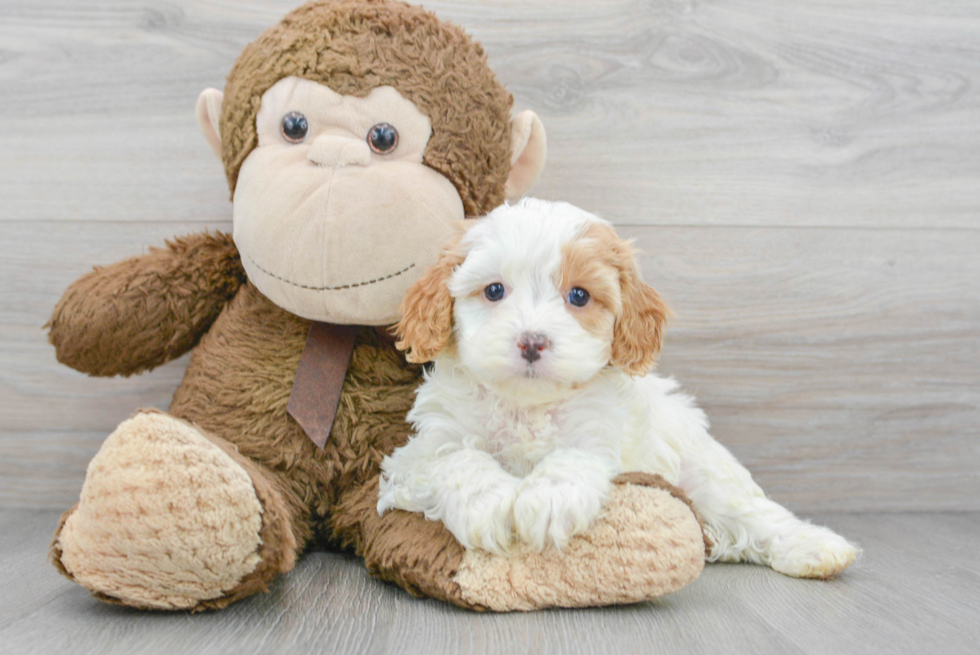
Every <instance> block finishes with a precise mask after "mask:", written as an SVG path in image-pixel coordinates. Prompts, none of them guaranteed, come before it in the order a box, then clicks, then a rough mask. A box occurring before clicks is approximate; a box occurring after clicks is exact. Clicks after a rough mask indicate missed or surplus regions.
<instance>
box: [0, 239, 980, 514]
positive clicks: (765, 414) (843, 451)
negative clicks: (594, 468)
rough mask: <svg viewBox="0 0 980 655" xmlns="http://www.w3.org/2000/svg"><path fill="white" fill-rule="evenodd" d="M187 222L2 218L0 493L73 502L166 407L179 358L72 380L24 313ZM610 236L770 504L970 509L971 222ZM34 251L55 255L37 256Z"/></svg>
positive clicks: (42, 310) (978, 388)
mask: <svg viewBox="0 0 980 655" xmlns="http://www.w3.org/2000/svg"><path fill="white" fill-rule="evenodd" d="M195 227H197V226H196V225H195V224H171V223H160V224H141V225H136V224H130V223H127V224H122V225H116V224H104V223H89V224H76V223H70V224H63V225H61V226H59V229H58V230H57V231H53V232H51V233H50V234H49V235H46V236H45V237H44V239H43V240H42V239H40V238H39V236H38V235H37V233H36V231H35V226H33V225H29V224H23V223H20V222H15V223H7V224H6V226H5V229H6V231H7V233H8V234H11V235H12V236H13V237H14V238H12V239H10V240H8V241H6V242H4V244H2V245H0V288H5V289H7V290H8V291H7V292H6V294H5V295H4V296H3V303H4V304H2V305H0V315H2V316H4V317H6V320H5V322H3V323H0V358H2V361H3V362H4V363H5V369H4V375H3V379H2V384H0V413H2V415H3V416H4V419H5V421H4V425H3V427H2V429H0V462H2V463H0V502H6V503H8V504H12V505H27V506H34V507H66V506H69V505H71V504H72V503H73V502H74V499H75V497H76V496H77V492H78V489H79V488H80V486H81V482H82V480H83V478H84V472H85V465H86V463H87V461H88V459H89V458H90V457H91V456H92V455H94V453H95V451H96V449H97V448H98V446H99V445H100V443H101V440H102V438H103V437H104V435H107V434H108V433H109V432H111V431H112V429H113V428H114V427H115V426H116V425H117V424H118V423H119V421H121V420H122V419H124V418H126V417H127V416H129V415H130V414H131V413H132V412H133V411H134V410H135V409H136V408H138V407H143V406H154V407H161V408H164V407H166V405H167V403H168V402H169V399H170V395H171V394H172V392H173V390H174V388H175V387H176V385H177V384H178V382H179V379H180V376H181V375H182V372H183V366H184V363H183V362H175V363H173V364H169V365H167V366H164V367H162V368H161V369H160V370H157V371H154V372H153V373H150V374H148V375H142V376H136V377H134V378H130V379H94V378H88V377H86V376H84V375H81V374H78V373H76V372H74V371H71V370H69V369H67V368H66V367H64V366H61V365H60V364H58V363H57V362H56V361H55V359H54V353H53V349H52V348H51V347H50V346H49V345H48V344H47V342H46V340H45V336H44V333H43V331H42V330H41V329H40V326H41V325H42V324H43V323H44V321H45V320H46V319H47V316H48V314H49V312H50V310H51V307H52V306H53V305H54V303H55V301H56V300H57V298H58V297H59V295H60V293H61V292H62V290H63V289H64V287H65V286H66V285H67V284H68V283H69V282H70V281H71V280H72V279H74V278H75V277H77V276H78V275H80V274H81V273H83V272H84V271H86V270H88V268H89V266H90V265H91V264H92V263H108V262H111V261H114V260H116V259H119V258H121V257H123V256H126V255H129V254H134V253H136V252H139V248H138V247H136V246H135V245H134V244H135V243H138V242H139V241H140V240H147V241H149V242H150V243H153V242H156V243H161V242H162V241H163V239H164V238H165V237H166V236H169V235H170V234H171V233H173V232H176V233H183V232H186V231H188V230H189V229H194V228H195ZM210 227H212V228H220V227H225V228H227V227H228V226H227V224H213V225H211V226H210ZM621 231H622V232H623V233H624V234H625V235H627V236H631V237H634V238H635V239H636V240H637V245H638V246H639V247H640V248H641V249H642V250H644V251H645V252H646V253H647V256H645V257H644V258H643V260H642V264H643V267H644V269H645V274H646V277H647V279H648V281H650V282H651V284H653V285H655V286H656V287H657V288H658V289H660V291H661V292H662V293H663V294H664V296H665V297H666V298H667V300H668V302H669V303H670V304H671V306H672V307H673V309H674V311H675V312H676V313H677V316H676V317H675V319H674V321H673V324H672V325H671V327H670V329H669V330H668V336H667V344H666V348H665V351H664V356H663V359H662V362H661V366H660V370H661V372H662V373H664V374H670V375H674V376H676V377H677V378H678V379H679V380H680V381H681V382H682V384H683V385H684V386H685V388H686V389H687V390H688V391H690V392H691V393H692V394H694V395H695V396H696V397H697V398H698V399H699V401H700V403H701V405H702V406H703V407H704V408H705V410H706V411H707V412H708V415H709V417H710V418H711V420H712V422H713V425H714V430H713V431H714V434H715V436H716V437H717V438H718V439H719V440H720V441H721V442H722V443H724V444H726V445H727V446H729V447H730V448H731V449H732V450H733V451H734V452H735V454H736V455H737V456H738V457H739V458H741V459H742V461H743V462H744V463H745V464H746V465H747V466H748V467H749V468H750V470H752V471H753V472H754V474H755V476H756V478H757V480H758V481H759V482H760V483H761V484H762V485H763V487H764V488H766V489H767V490H768V491H769V492H770V494H771V495H772V496H773V497H774V498H776V499H777V500H779V501H781V502H784V503H786V504H788V505H789V506H790V507H792V508H794V509H798V510H801V511H819V510H828V509H848V510H868V509H880V510H902V509H923V510H924V509H933V510H942V509H959V510H963V509H970V510H977V509H980V476H978V475H977V473H976V472H977V471H978V470H980V450H978V444H980V349H978V348H977V335H978V334H980V259H978V258H976V257H975V253H976V252H978V251H980V234H978V233H977V232H974V231H935V232H923V231H918V230H913V231H902V230H845V229H771V228H767V229H760V228H725V229H720V228H699V227H672V228H665V227H626V228H622V229H621ZM48 250H50V251H51V252H54V253H58V257H57V261H56V262H55V261H51V262H50V264H49V265H48V266H47V267H46V268H43V269H41V268H40V267H39V266H38V263H37V262H38V261H43V260H44V259H45V258H46V257H49V255H46V254H45V252H46V251H48ZM18 281H21V282H18ZM18 284H21V285H23V286H22V288H21V289H18ZM100 435H101V436H100Z"/></svg>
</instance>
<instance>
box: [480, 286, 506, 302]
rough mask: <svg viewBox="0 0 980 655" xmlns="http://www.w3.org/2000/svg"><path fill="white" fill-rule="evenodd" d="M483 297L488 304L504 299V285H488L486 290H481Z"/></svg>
mask: <svg viewBox="0 0 980 655" xmlns="http://www.w3.org/2000/svg"><path fill="white" fill-rule="evenodd" d="M483 295H484V296H486V297H487V300H489V301H490V302H497V301H498V300H501V299H502V298H503V297H504V285H502V284H501V283H500V282H494V283H493V284H488V285H487V288H486V289H484V290H483Z"/></svg>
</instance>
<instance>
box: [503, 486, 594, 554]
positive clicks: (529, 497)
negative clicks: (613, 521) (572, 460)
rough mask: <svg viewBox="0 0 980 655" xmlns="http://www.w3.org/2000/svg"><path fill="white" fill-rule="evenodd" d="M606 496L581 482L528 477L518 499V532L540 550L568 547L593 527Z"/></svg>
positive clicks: (515, 518)
mask: <svg viewBox="0 0 980 655" xmlns="http://www.w3.org/2000/svg"><path fill="white" fill-rule="evenodd" d="M605 497H606V493H605V491H604V490H602V489H596V488H593V487H590V486H587V485H584V484H580V483H575V482H567V481H560V480H553V479H550V478H547V477H536V478H534V477H532V478H528V479H527V481H526V482H525V485H524V488H523V489H522V490H521V493H520V494H519V495H518V496H517V500H516V501H515V502H514V527H515V528H516V531H517V535H518V536H519V537H520V538H521V539H522V540H523V541H524V542H526V543H527V544H528V545H530V546H531V547H533V548H535V549H537V550H539V551H541V550H544V549H545V548H546V547H547V546H548V545H550V544H554V545H555V546H557V547H558V548H559V549H561V548H564V547H565V546H566V545H567V544H568V540H569V539H571V538H572V537H573V536H575V535H577V534H579V533H580V532H584V531H585V530H586V529H587V528H588V527H589V525H590V524H591V523H592V520H593V519H594V518H595V517H596V516H597V515H598V514H599V510H600V509H601V508H602V502H603V500H605Z"/></svg>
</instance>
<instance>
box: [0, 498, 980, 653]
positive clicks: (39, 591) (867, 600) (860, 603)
mask: <svg viewBox="0 0 980 655" xmlns="http://www.w3.org/2000/svg"><path fill="white" fill-rule="evenodd" d="M57 518H58V515H57V513H55V512H28V511H25V510H20V511H14V510H7V511H0V576H2V578H3V580H4V584H3V589H4V593H3V594H2V596H0V654H2V655H6V654H7V653H17V654H18V655H20V654H28V653H29V654H32V655H33V654H38V653H53V654H54V653H57V654H60V655H65V654H68V653H98V654H99V655H109V654H110V653H119V654H120V655H136V654H143V653H145V654H151V653H161V654H171V653H195V654H199V655H211V654H212V653H234V654H235V655H250V654H252V653H255V654H256V655H259V654H261V655H271V654H273V653H284V654H290V655H296V654H300V653H395V654H398V655H410V654H413V653H419V654H422V655H433V654H434V653H439V654H441V653H465V654H470V653H474V654H476V653H501V654H506V655H519V654H522V653H528V654H529V655H548V654H552V653H553V654H555V655H575V654H578V653H582V654H583V655H600V654H603V653H609V654H610V655H629V654H633V653H643V654H644V655H652V654H655V653H665V654H666V653H669V654H672V655H683V654H685V653H705V654H706V655H717V654H718V653H755V654H758V655H792V654H794V653H813V654H818V653H819V654H822V653H826V654H828V655H831V654H833V655H839V654H842V653H846V654H847V655H860V654H863V653H888V654H902V653H909V654H916V655H919V654H925V653H940V654H942V655H959V654H961V653H962V654H967V653H976V652H977V645H978V644H980V559H978V558H977V556H976V547H975V544H976V540H977V539H978V538H980V516H978V515H977V514H971V513H930V514H924V513H923V514H836V515H835V514H828V515H821V516H819V517H818V518H819V519H820V520H821V521H823V522H825V523H826V524H827V525H830V526H831V527H833V528H835V529H837V530H839V531H841V532H842V533H843V534H845V535H847V536H848V537H851V538H853V539H855V540H856V541H858V542H859V543H860V544H861V545H862V546H863V547H864V549H865V554H864V556H863V557H862V559H860V560H858V562H857V563H856V564H855V565H854V566H853V568H852V569H851V570H850V571H849V572H848V573H847V574H846V575H845V576H844V577H843V578H841V579H838V580H832V581H828V582H818V581H803V580H794V579H790V578H786V577H784V576H781V575H780V574H778V573H775V572H773V571H771V570H769V569H765V568H762V567H757V566H750V565H727V564H716V565H710V566H708V567H707V568H706V569H705V571H704V573H703V574H702V575H701V577H700V578H699V579H698V580H697V581H695V582H694V584H692V585H691V586H689V587H687V588H686V589H683V590H681V591H679V592H677V593H675V594H673V595H671V596H668V597H666V598H663V599H661V600H660V601H658V602H655V603H647V604H640V605H632V606H628V607H618V608H607V609H589V610H575V611H547V612H534V613H530V614H506V615H504V614H498V615H491V614H476V613H471V612H467V611H463V610H458V609H456V608H453V607H451V606H448V605H444V604H441V603H439V602H436V601H432V600H418V599H415V598H412V597H410V596H409V595H407V594H406V593H405V592H403V591H402V590H401V589H398V588H397V587H394V586H391V585H388V584H385V583H382V582H379V581H377V580H374V579H372V578H370V577H368V575H367V573H366V572H365V570H364V567H363V566H362V565H361V563H360V562H359V561H358V560H357V559H356V558H353V557H350V556H347V555H343V554H334V553H312V554H309V555H307V556H306V557H305V558H303V560H301V562H300V564H299V566H298V567H297V568H296V570H294V571H293V572H292V573H290V574H288V575H287V576H286V577H285V578H283V579H281V580H280V581H279V582H278V583H277V584H276V585H275V586H274V587H273V588H272V590H271V593H269V594H264V595H261V596H257V597H254V598H251V599H248V600H246V601H243V602H241V603H239V604H237V605H233V606H232V607H230V608H228V609H226V610H223V611H221V612H215V613H207V614H195V615H190V614H185V613H167V614H164V613H147V612H138V611H135V610H128V609H124V608H118V607H113V606H109V605H104V604H102V603H100V602H99V601H96V600H94V599H92V598H91V597H89V596H88V594H87V593H86V592H85V590H83V589H81V588H80V587H78V586H76V585H74V584H72V583H70V582H68V581H67V580H65V579H63V578H61V577H60V576H59V575H58V574H57V573H56V572H55V570H54V568H53V567H51V566H46V565H44V563H43V562H42V559H43V553H44V551H45V546H46V545H47V542H48V540H49V538H50V535H51V532H52V530H53V529H54V526H55V525H56V523H57Z"/></svg>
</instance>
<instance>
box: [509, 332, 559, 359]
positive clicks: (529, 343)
mask: <svg viewBox="0 0 980 655" xmlns="http://www.w3.org/2000/svg"><path fill="white" fill-rule="evenodd" d="M550 345H551V342H550V341H548V337H546V336H544V335H543V334H531V333H529V332H525V333H524V334H522V335H521V338H520V340H519V341H518V342H517V347H518V348H520V349H521V357H523V358H524V359H526V360H527V361H528V363H529V364H533V363H534V362H536V361H538V360H539V359H541V351H542V350H544V349H545V348H547V347H548V346H550Z"/></svg>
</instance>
